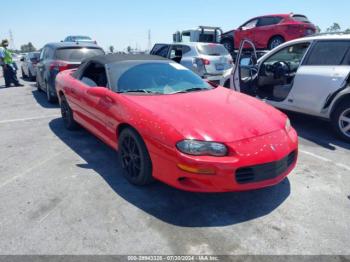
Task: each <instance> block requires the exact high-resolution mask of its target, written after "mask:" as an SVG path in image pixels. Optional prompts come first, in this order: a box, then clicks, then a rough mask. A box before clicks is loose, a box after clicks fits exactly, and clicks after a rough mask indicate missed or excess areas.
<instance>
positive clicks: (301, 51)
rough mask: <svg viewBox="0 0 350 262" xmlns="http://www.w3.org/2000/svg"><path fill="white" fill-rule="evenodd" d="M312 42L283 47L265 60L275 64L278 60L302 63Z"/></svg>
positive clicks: (294, 63) (295, 63)
mask: <svg viewBox="0 0 350 262" xmlns="http://www.w3.org/2000/svg"><path fill="white" fill-rule="evenodd" d="M309 45H310V43H309V42H306V43H300V44H295V45H291V46H288V47H285V48H283V49H282V50H280V51H278V52H277V53H275V54H273V55H272V56H271V57H269V58H268V59H267V60H266V61H265V62H264V64H265V63H267V64H274V63H276V62H281V61H282V62H289V63H293V65H299V64H300V63H301V60H302V59H303V57H304V55H305V53H306V51H307V49H308V47H309Z"/></svg>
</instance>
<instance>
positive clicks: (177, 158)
mask: <svg viewBox="0 0 350 262" xmlns="http://www.w3.org/2000/svg"><path fill="white" fill-rule="evenodd" d="M226 145H227V146H228V147H229V149H230V154H229V155H228V156H226V157H210V156H189V155H185V154H182V153H180V152H178V151H177V150H176V149H175V150H174V149H170V148H166V147H164V148H162V149H160V148H159V145H158V147H157V148H155V147H153V146H152V145H147V146H148V147H149V148H150V149H151V150H150V153H151V154H150V155H151V159H152V163H153V176H154V177H155V178H156V179H158V180H160V181H162V182H164V183H166V184H169V185H171V186H173V187H175V188H178V189H181V190H185V191H192V192H232V191H247V190H254V189H259V188H264V187H269V186H273V185H276V184H279V183H280V182H281V181H283V180H284V179H285V177H286V176H287V175H288V174H289V173H290V172H291V171H292V170H293V169H294V167H295V165H296V162H297V152H298V138H297V134H296V132H295V131H294V130H293V129H292V130H291V131H290V132H289V133H288V134H287V133H286V132H285V131H284V130H281V131H278V132H274V133H271V134H267V135H264V136H260V137H255V138H250V139H245V140H242V141H238V142H233V143H226ZM292 154H294V155H295V156H294V157H293V160H290V161H289V163H288V165H287V166H286V165H285V163H286V162H283V161H284V160H285V159H289V158H288V157H289V156H290V155H292ZM281 163H283V167H284V168H282V167H281V165H282V164H281ZM178 164H181V165H185V166H190V167H194V168H198V169H200V170H214V174H198V173H190V172H187V171H183V170H182V169H180V168H179V167H178ZM260 166H262V167H265V166H267V167H268V168H265V169H264V168H263V169H259V170H260V173H259V172H256V173H255V175H256V176H257V177H255V179H253V180H250V181H245V182H244V183H242V181H240V179H239V178H238V177H237V171H238V172H241V171H242V170H243V171H244V170H247V169H249V168H255V167H260ZM273 168H276V170H274V169H273ZM277 169H278V170H277ZM252 170H254V172H255V171H256V170H258V169H252ZM265 171H266V172H271V174H265V173H261V172H265ZM259 176H262V177H259Z"/></svg>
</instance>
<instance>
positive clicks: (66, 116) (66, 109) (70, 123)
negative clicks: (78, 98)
mask: <svg viewBox="0 0 350 262" xmlns="http://www.w3.org/2000/svg"><path fill="white" fill-rule="evenodd" d="M60 107H61V115H62V120H63V123H64V126H65V127H66V128H67V129H68V130H71V131H72V130H76V129H78V127H79V125H78V123H77V122H76V121H75V120H74V117H73V111H72V109H71V108H70V106H69V104H68V102H67V100H66V98H65V97H62V99H61V104H60Z"/></svg>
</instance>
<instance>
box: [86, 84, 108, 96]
mask: <svg viewBox="0 0 350 262" xmlns="http://www.w3.org/2000/svg"><path fill="white" fill-rule="evenodd" d="M87 93H88V94H89V95H91V96H95V97H99V98H102V97H105V96H106V95H107V88H106V87H100V86H96V87H91V88H89V89H88V90H87Z"/></svg>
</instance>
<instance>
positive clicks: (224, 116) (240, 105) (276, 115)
mask: <svg viewBox="0 0 350 262" xmlns="http://www.w3.org/2000/svg"><path fill="white" fill-rule="evenodd" d="M127 97H128V99H129V100H131V101H132V102H133V103H136V104H138V105H139V106H140V107H142V108H144V109H145V110H147V111H149V112H150V113H151V114H153V116H154V117H155V119H157V121H165V122H166V124H167V125H171V126H172V127H173V128H175V129H176V130H177V132H179V133H180V134H181V135H182V136H183V138H186V139H198V140H205V141H217V142H234V141H239V140H243V139H246V138H251V137H256V136H261V135H265V134H268V133H272V132H274V131H277V130H281V129H283V128H284V125H285V120H286V116H285V115H284V114H283V113H281V112H280V111H278V110H276V109H274V108H272V107H271V106H269V105H267V104H265V103H263V102H261V101H259V100H257V99H255V98H252V97H249V96H246V95H243V94H240V93H237V92H235V91H232V90H229V89H225V88H223V87H218V88H215V89H213V90H209V91H200V92H191V93H184V94H173V95H156V96H153V95H150V96H137V95H127Z"/></svg>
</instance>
